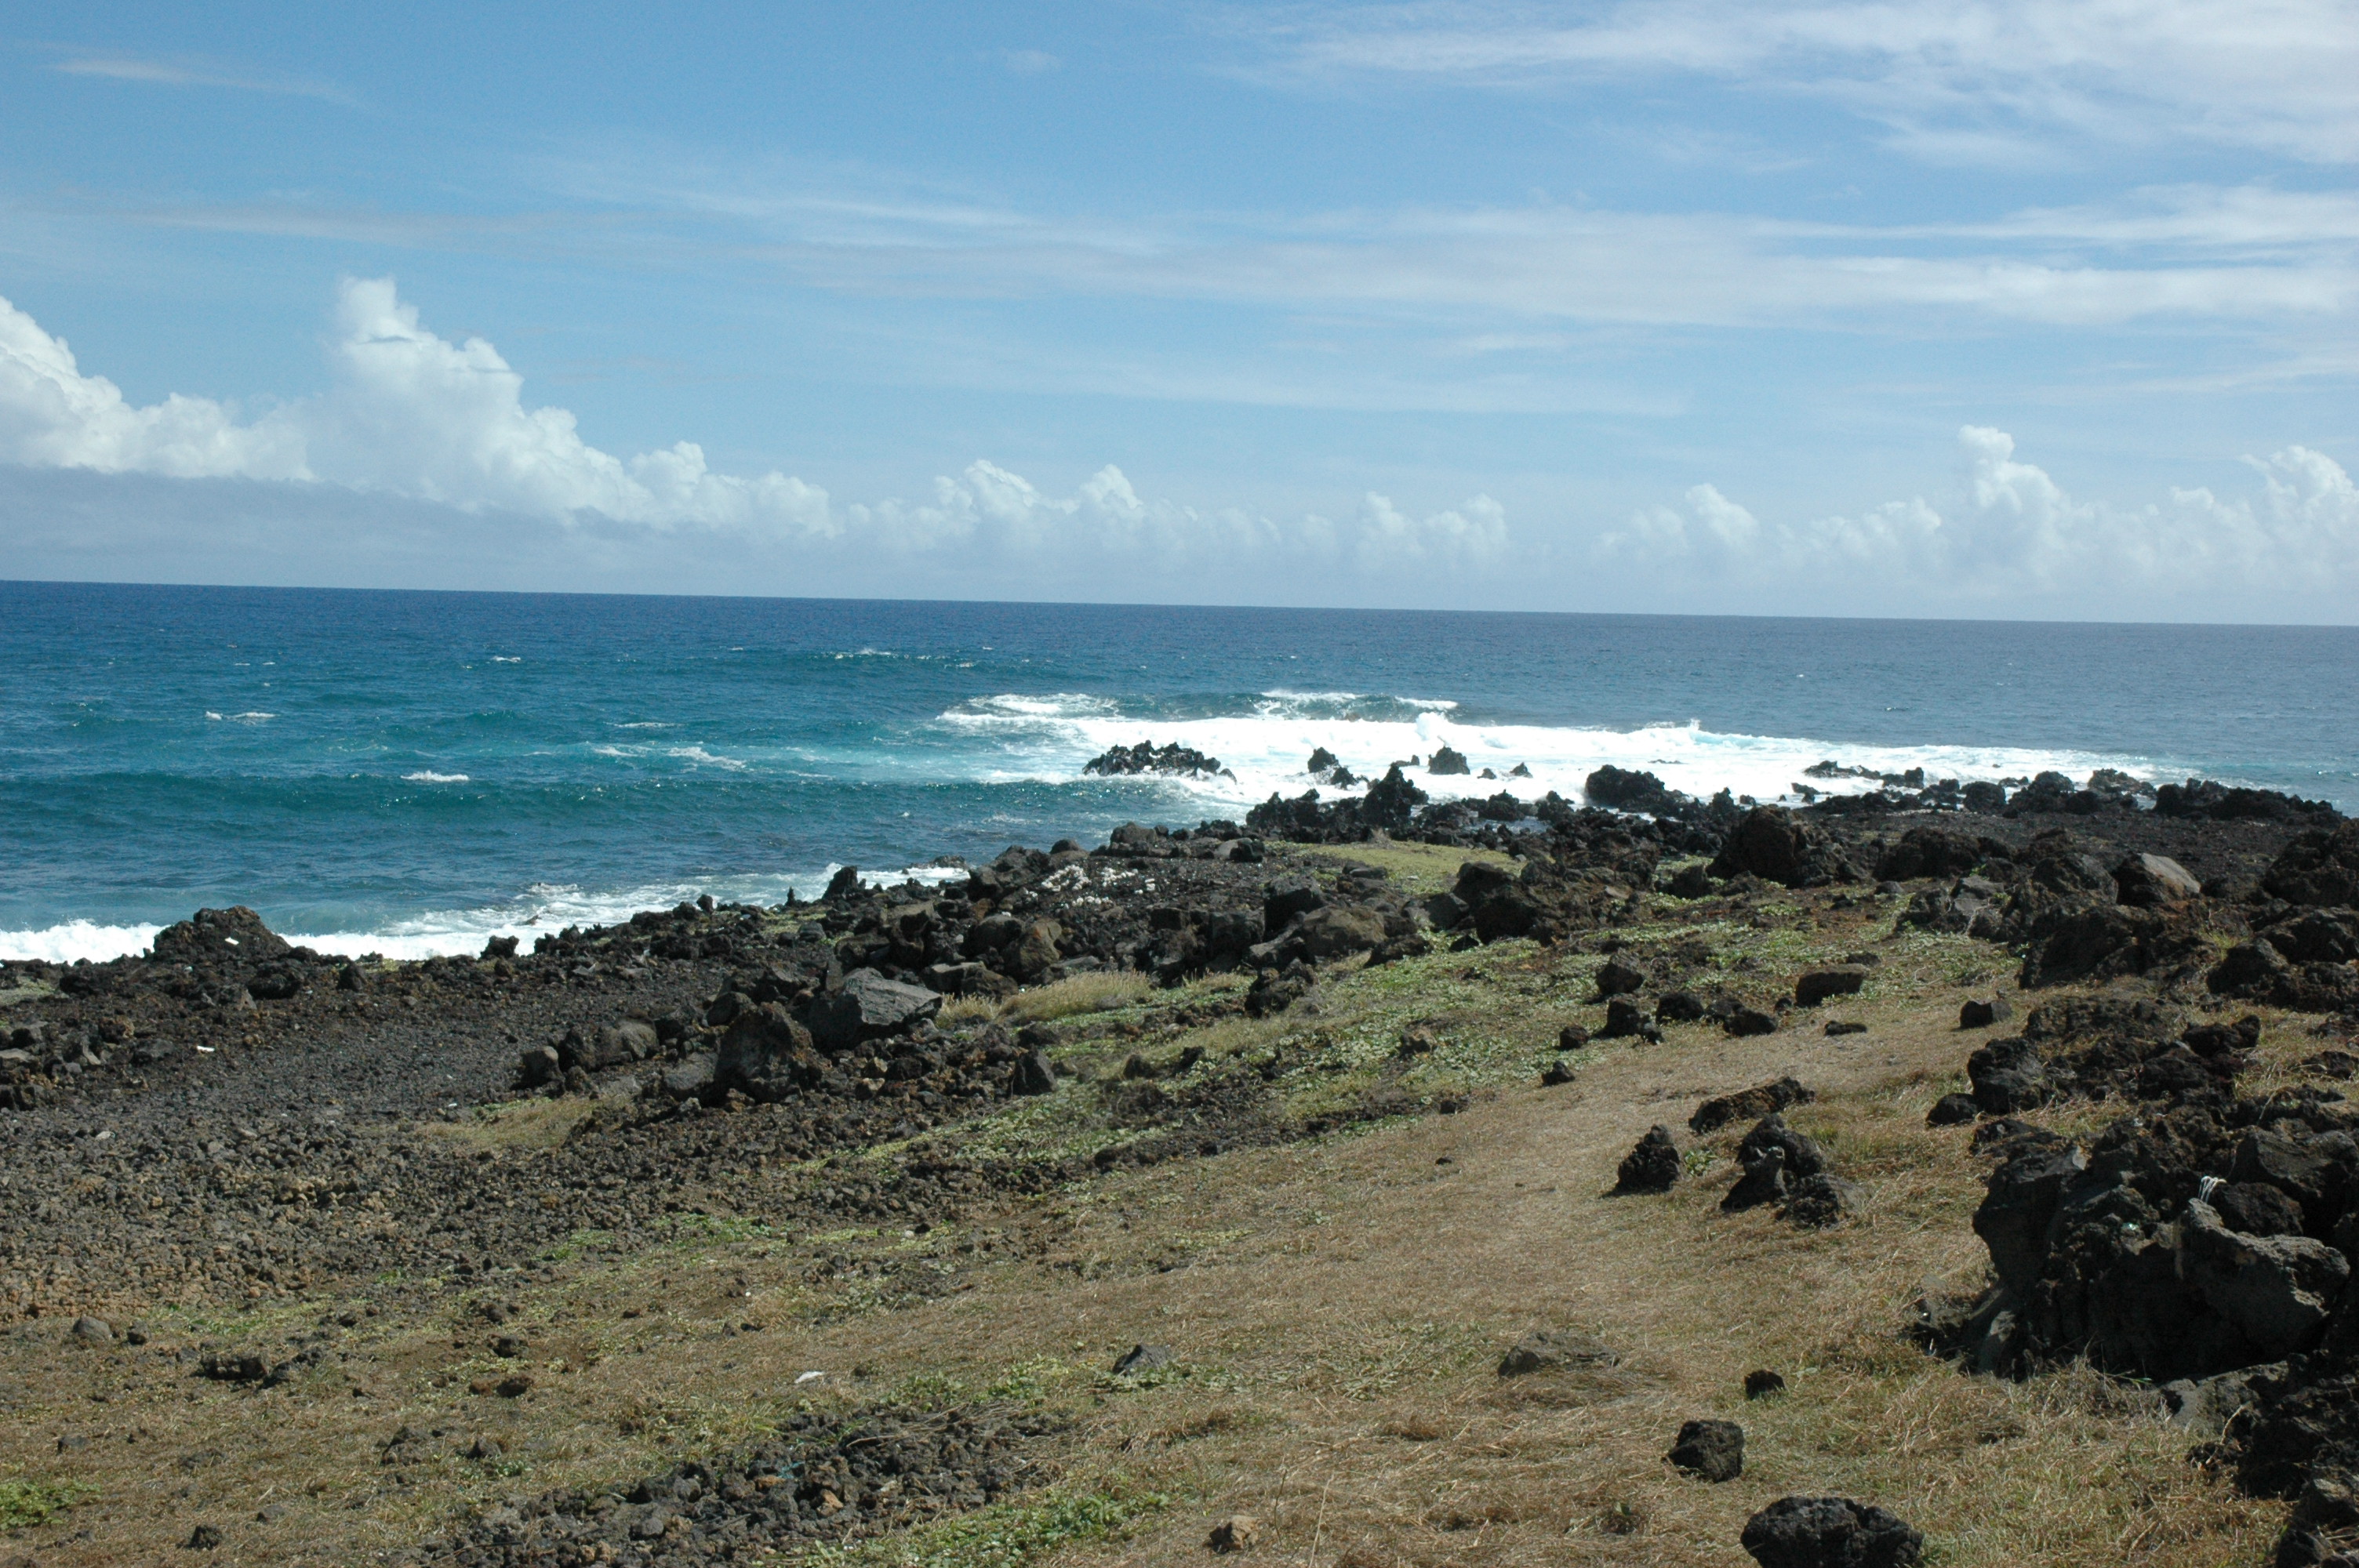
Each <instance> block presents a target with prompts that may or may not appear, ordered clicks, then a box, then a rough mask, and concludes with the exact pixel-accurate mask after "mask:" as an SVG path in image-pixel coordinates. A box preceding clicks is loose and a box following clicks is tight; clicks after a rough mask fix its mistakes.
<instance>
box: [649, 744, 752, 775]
mask: <svg viewBox="0 0 2359 1568" xmlns="http://www.w3.org/2000/svg"><path fill="white" fill-rule="evenodd" d="M664 755H665V756H667V757H678V758H679V760H680V761H681V762H696V763H699V764H705V765H710V766H712V767H716V768H728V769H731V770H733V771H735V772H743V771H744V770H745V766H746V764H745V762H742V761H741V760H739V759H738V758H735V757H723V756H719V755H716V754H715V753H713V752H708V751H706V750H705V749H704V748H703V747H701V746H674V747H672V748H670V749H669V751H667V752H664Z"/></svg>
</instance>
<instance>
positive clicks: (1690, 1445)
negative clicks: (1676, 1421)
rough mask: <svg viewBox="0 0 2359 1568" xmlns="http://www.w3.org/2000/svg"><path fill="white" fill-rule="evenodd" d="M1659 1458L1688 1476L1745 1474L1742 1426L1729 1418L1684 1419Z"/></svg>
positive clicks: (1709, 1478) (1723, 1478) (1708, 1477)
mask: <svg viewBox="0 0 2359 1568" xmlns="http://www.w3.org/2000/svg"><path fill="white" fill-rule="evenodd" d="M1663 1457H1664V1458H1665V1459H1668V1460H1669V1461H1670V1464H1671V1467H1672V1468H1673V1469H1677V1470H1684V1471H1686V1472H1687V1473H1688V1474H1689V1475H1690V1476H1700V1477H1701V1478H1702V1479H1704V1480H1707V1481H1713V1482H1719V1481H1734V1480H1735V1479H1736V1478H1737V1477H1738V1476H1742V1475H1743V1474H1745V1429H1744V1428H1743V1427H1741V1426H1739V1425H1737V1424H1736V1423H1735V1422H1733V1421H1690V1422H1685V1423H1683V1424H1682V1425H1681V1426H1680V1433H1679V1436H1678V1437H1676V1438H1674V1439H1673V1440H1672V1442H1671V1451H1670V1452H1669V1454H1664V1455H1663Z"/></svg>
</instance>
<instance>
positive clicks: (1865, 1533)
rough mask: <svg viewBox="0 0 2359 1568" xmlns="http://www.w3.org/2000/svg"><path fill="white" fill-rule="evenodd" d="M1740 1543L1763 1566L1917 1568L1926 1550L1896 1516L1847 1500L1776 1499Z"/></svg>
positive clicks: (1757, 1516) (1755, 1519)
mask: <svg viewBox="0 0 2359 1568" xmlns="http://www.w3.org/2000/svg"><path fill="white" fill-rule="evenodd" d="M1738 1543H1739V1544H1740V1545H1742V1546H1743V1547H1744V1548H1745V1552H1747V1553H1749V1554H1750V1555H1751V1556H1752V1558H1753V1561H1754V1562H1756V1563H1759V1564H1760V1565H1761V1568H1916V1564H1918V1563H1920V1562H1922V1561H1923V1560H1924V1552H1925V1538H1924V1537H1923V1536H1922V1535H1920V1534H1919V1533H1918V1532H1917V1531H1916V1530H1911V1529H1910V1528H1909V1527H1908V1525H1907V1524H1905V1523H1904V1522H1902V1521H1901V1520H1900V1519H1898V1518H1897V1516H1895V1515H1893V1514H1889V1513H1886V1511H1885V1510H1884V1509H1879V1508H1875V1507H1871V1506H1868V1505H1865V1504H1862V1503H1855V1502H1854V1501H1852V1500H1851V1499H1850V1498H1778V1499H1777V1501H1776V1502H1774V1503H1771V1504H1770V1505H1769V1506H1768V1507H1767V1508H1766V1509H1762V1510H1761V1511H1760V1512H1759V1513H1756V1514H1755V1515H1754V1516H1753V1517H1752V1518H1751V1519H1747V1520H1745V1533H1744V1534H1743V1535H1741V1536H1740V1537H1738Z"/></svg>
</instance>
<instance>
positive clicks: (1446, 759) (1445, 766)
mask: <svg viewBox="0 0 2359 1568" xmlns="http://www.w3.org/2000/svg"><path fill="white" fill-rule="evenodd" d="M1425 771H1426V772H1427V773H1441V774H1445V775H1449V774H1460V773H1470V772H1472V771H1473V770H1472V769H1470V768H1469V767H1468V766H1467V763H1466V753H1465V752H1461V751H1458V750H1456V749H1454V748H1452V747H1450V746H1440V747H1437V748H1435V750H1434V753H1433V760H1432V761H1431V762H1428V763H1427V764H1426V765H1425Z"/></svg>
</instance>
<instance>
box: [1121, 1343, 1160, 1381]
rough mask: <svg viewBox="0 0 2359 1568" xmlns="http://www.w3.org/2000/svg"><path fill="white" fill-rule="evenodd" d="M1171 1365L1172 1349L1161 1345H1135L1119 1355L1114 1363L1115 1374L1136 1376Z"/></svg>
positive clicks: (1122, 1376)
mask: <svg viewBox="0 0 2359 1568" xmlns="http://www.w3.org/2000/svg"><path fill="white" fill-rule="evenodd" d="M1170 1365H1171V1351H1170V1349H1169V1347H1168V1346H1161V1345H1134V1346H1131V1347H1130V1348H1129V1349H1128V1350H1125V1351H1124V1352H1123V1353H1122V1355H1121V1356H1120V1357H1117V1358H1116V1359H1115V1361H1114V1376H1116V1377H1118V1378H1136V1377H1137V1376H1138V1375H1139V1374H1140V1373H1141V1372H1154V1371H1158V1370H1160V1369H1161V1368H1165V1367H1169V1366H1170Z"/></svg>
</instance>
